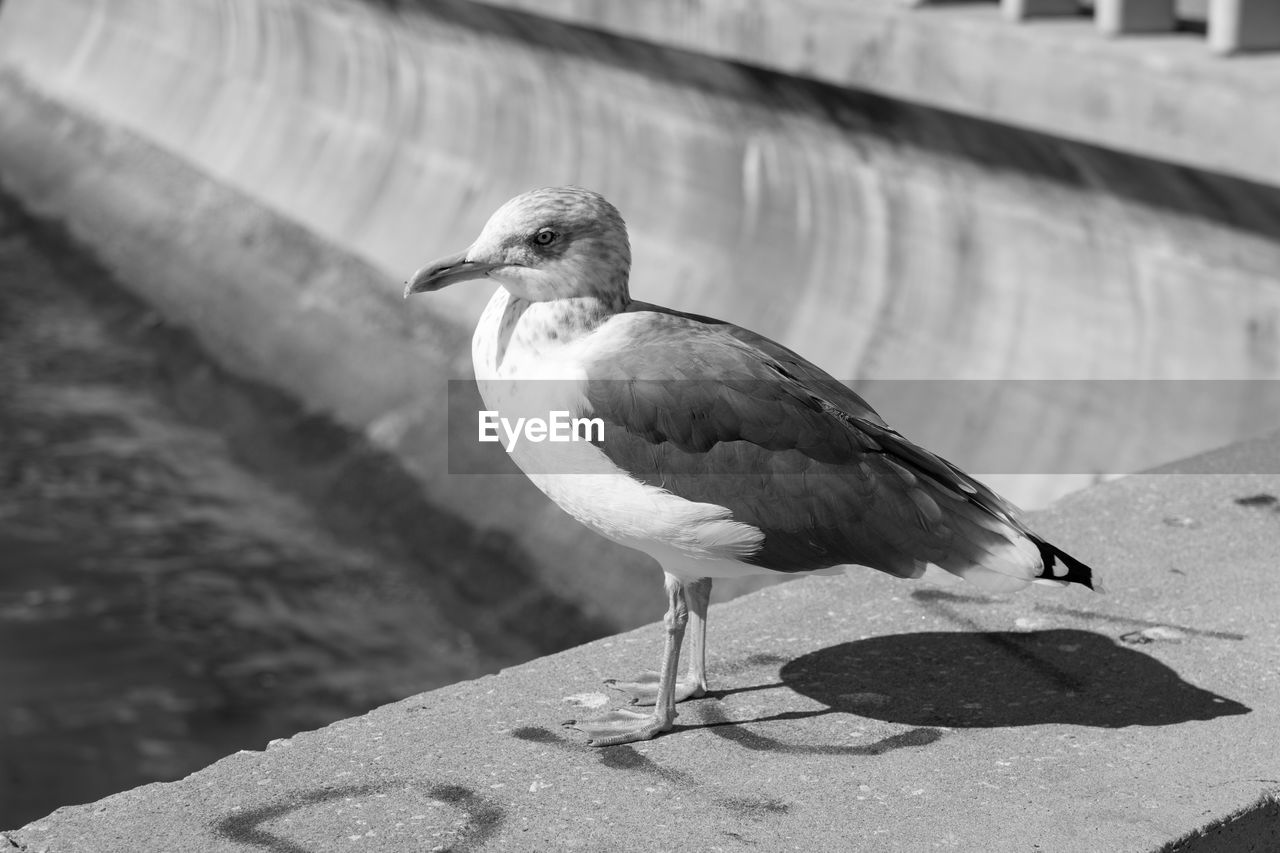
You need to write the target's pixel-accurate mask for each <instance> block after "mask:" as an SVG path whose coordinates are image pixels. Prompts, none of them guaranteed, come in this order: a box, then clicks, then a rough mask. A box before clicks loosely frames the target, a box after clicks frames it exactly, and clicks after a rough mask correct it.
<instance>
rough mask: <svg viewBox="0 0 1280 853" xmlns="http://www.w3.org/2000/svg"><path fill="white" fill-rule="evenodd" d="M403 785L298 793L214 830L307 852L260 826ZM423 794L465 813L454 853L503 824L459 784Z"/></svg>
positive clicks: (241, 840) (276, 850) (276, 849)
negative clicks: (464, 820) (300, 812)
mask: <svg viewBox="0 0 1280 853" xmlns="http://www.w3.org/2000/svg"><path fill="white" fill-rule="evenodd" d="M403 786H404V783H403V782H384V783H381V784H377V785H347V786H343V787H339V788H321V789H319V790H315V791H307V792H303V793H298V794H296V795H294V796H292V797H290V798H289V799H287V800H285V801H283V802H278V803H273V804H271V805H266V806H261V807H259V808H255V809H246V810H244V811H240V812H237V813H235V814H234V815H231V816H230V817H226V818H223V819H222V820H220V821H218V823H216V824H215V825H214V827H213V831H214V834H215V835H217V836H218V837H219V838H221V839H223V840H226V841H233V842H236V843H238V844H246V845H253V846H255V847H261V848H263V849H265V850H270V851H271V853H309V848H307V847H304V846H302V845H300V844H297V843H295V842H293V841H290V840H288V839H286V838H281V837H280V836H279V835H276V834H274V833H272V832H269V831H268V830H266V829H264V828H263V824H266V823H269V822H271V821H275V820H278V819H280V818H282V817H284V816H286V815H288V814H291V813H292V812H295V811H298V810H299V809H303V808H307V807H308V806H314V805H318V804H320V803H328V802H333V801H335V800H344V799H353V800H356V799H364V798H366V797H370V796H373V795H375V794H380V793H384V792H385V791H387V790H389V789H391V788H394V787H403ZM424 793H425V794H426V796H427V797H428V798H429V799H432V800H439V801H440V802H444V803H448V804H449V805H451V806H454V807H456V808H458V809H459V810H461V811H462V812H463V813H465V814H466V816H467V821H466V826H465V828H464V829H463V830H462V832H461V833H460V835H459V836H458V837H457V838H456V839H455V840H454V842H453V843H452V844H451V845H450V846H449V847H448V848H447V849H448V850H451V851H455V853H465V851H469V850H478V849H479V848H480V847H482V846H484V844H485V842H487V841H488V840H489V838H490V836H492V835H493V833H494V832H495V831H497V829H498V826H499V825H500V824H501V823H502V820H503V817H504V814H503V811H502V809H501V808H499V807H498V806H497V805H495V804H494V803H492V802H490V801H489V800H487V799H486V798H484V797H482V796H480V795H479V794H476V793H475V792H474V791H472V790H471V789H469V788H466V787H464V786H462V785H449V784H441V785H433V786H431V787H429V788H426V789H424Z"/></svg>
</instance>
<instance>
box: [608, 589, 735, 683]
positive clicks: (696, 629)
mask: <svg viewBox="0 0 1280 853" xmlns="http://www.w3.org/2000/svg"><path fill="white" fill-rule="evenodd" d="M668 577H670V575H668ZM683 586H684V597H685V604H686V605H687V606H688V608H689V626H688V632H689V667H688V674H687V675H686V676H685V677H684V678H681V679H679V680H677V681H676V684H675V697H676V701H677V702H683V701H684V700H686V699H700V698H702V697H703V696H705V695H706V693H707V604H708V602H709V601H710V600H711V578H698V579H697V580H695V581H687V582H684V584H683ZM661 680H662V677H661V675H660V674H659V673H658V672H656V671H654V670H649V671H647V672H642V673H640V675H638V676H636V678H635V679H634V680H632V681H619V680H618V679H616V678H607V679H605V682H604V683H605V684H606V685H607V686H608V687H611V688H613V689H614V690H617V691H619V692H621V693H625V694H626V695H627V697H628V698H629V699H630V700H631V704H632V705H653V704H655V703H656V702H657V701H658V687H659V683H660V682H661Z"/></svg>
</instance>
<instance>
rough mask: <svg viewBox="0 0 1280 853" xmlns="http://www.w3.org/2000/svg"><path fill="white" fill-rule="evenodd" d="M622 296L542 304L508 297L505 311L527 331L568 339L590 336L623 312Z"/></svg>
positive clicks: (569, 298)
mask: <svg viewBox="0 0 1280 853" xmlns="http://www.w3.org/2000/svg"><path fill="white" fill-rule="evenodd" d="M629 302H630V300H629V299H627V297H626V296H625V295H620V296H618V297H616V298H610V297H602V296H571V297H567V298H564V299H551V300H548V301H546V302H527V301H525V300H523V299H520V298H518V297H515V298H512V300H511V303H510V305H509V307H508V311H509V312H512V313H514V314H516V315H517V316H518V317H519V320H520V323H519V324H520V326H522V327H524V328H525V329H526V330H527V331H529V332H533V333H535V334H538V335H539V336H545V337H549V338H552V339H559V340H564V341H568V340H572V339H574V338H578V337H581V336H582V335H586V334H590V333H591V332H593V331H595V330H596V328H598V327H599V326H600V324H601V323H603V322H604V321H606V320H608V319H609V318H610V317H612V316H613V315H614V314H619V313H621V312H623V311H625V310H627V304H628V303H629Z"/></svg>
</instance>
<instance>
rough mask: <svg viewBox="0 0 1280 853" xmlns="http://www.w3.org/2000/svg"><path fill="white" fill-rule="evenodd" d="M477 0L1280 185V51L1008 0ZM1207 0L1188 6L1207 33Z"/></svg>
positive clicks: (1185, 10) (1183, 10)
mask: <svg viewBox="0 0 1280 853" xmlns="http://www.w3.org/2000/svg"><path fill="white" fill-rule="evenodd" d="M479 2H483V3H484V4H485V5H489V6H496V7H502V8H508V9H521V10H525V11H529V12H534V13H536V14H538V15H545V16H548V17H554V18H556V19H558V20H562V21H565V22H568V23H573V24H575V25H579V26H582V27H587V28H591V29H595V28H599V29H604V30H607V31H609V32H613V33H617V34H619V35H624V36H627V37H630V38H636V39H643V40H648V41H652V42H656V43H658V44H663V45H669V46H674V47H680V48H683V49H685V50H690V51H693V52H696V53H703V54H708V55H711V56H718V57H721V58H724V59H729V60H732V61H734V62H742V63H745V64H747V65H757V66H761V67H764V68H769V69H773V70H776V71H781V72H783V73H785V74H794V75H800V76H804V77H812V78H814V79H817V80H823V81H825V82H829V83H834V84H835V85H838V86H847V87H850V88H854V89H862V90H865V91H868V92H877V93H880V94H884V95H888V96H889V97H892V98H898V99H902V100H906V101H913V102H915V103H920V104H928V105H930V106H935V107H940V108H942V109H946V110H952V111H955V112H958V113H963V114H966V115H972V116H980V117H982V118H985V119H989V120H991V121H995V122H1000V123H1002V124H1009V125H1014V126H1017V127H1025V128H1028V129H1031V130H1037V131H1041V132H1045V133H1051V134H1053V135H1055V136H1064V137H1067V138H1070V139H1078V140H1080V141H1083V142H1089V143H1093V144H1097V145H1103V146H1106V147H1108V148H1116V149H1119V150H1121V151H1128V152H1131V153H1135V154H1139V155H1142V156H1148V157H1158V158H1161V159H1167V160H1170V161H1172V162H1175V163H1183V164H1186V165H1189V166H1195V167H1198V168H1203V169H1209V170H1212V171H1220V172H1224V173H1226V174H1230V175H1236V176H1238V177H1243V178H1249V179H1251V180H1255V181H1263V182H1265V183H1270V184H1274V183H1275V182H1276V176H1277V174H1280V149H1277V147H1276V146H1275V145H1273V144H1271V142H1270V140H1271V139H1274V138H1275V137H1276V136H1277V135H1278V134H1280V124H1278V123H1280V114H1278V113H1277V112H1276V111H1275V110H1258V109H1257V108H1256V107H1257V105H1258V104H1262V103H1267V102H1269V101H1271V99H1272V98H1273V94H1272V93H1273V92H1274V91H1275V87H1276V86H1277V84H1280V53H1278V52H1276V51H1274V50H1273V51H1271V52H1270V53H1260V54H1255V55H1252V56H1248V57H1237V58H1236V59H1234V60H1232V61H1224V60H1223V58H1222V57H1220V56H1215V55H1214V54H1212V53H1211V52H1210V51H1211V47H1210V45H1209V43H1208V42H1207V41H1206V39H1205V36H1204V35H1203V34H1202V33H1201V32H1197V31H1196V30H1197V27H1194V26H1187V27H1180V28H1179V29H1178V31H1176V32H1173V31H1171V32H1164V33H1145V34H1142V35H1140V36H1138V37H1135V38H1122V39H1108V38H1105V37H1103V36H1102V35H1101V34H1100V33H1099V32H1098V25H1097V24H1096V23H1095V21H1094V20H1093V19H1092V18H1091V17H1086V16H1084V15H1082V14H1078V15H1067V16H1061V15H1059V16H1056V17H1047V18H1038V19H1034V20H1030V21H1025V22H1023V23H1021V24H1015V23H1013V22H1012V21H1009V20H1007V19H1006V18H1005V16H1004V13H1003V11H1002V9H1001V7H1000V5H999V4H997V3H948V2H946V0H942V2H937V3H932V4H927V5H926V4H925V3H918V2H917V3H912V2H890V0H794V2H787V3H751V2H743V0H706V2H701V3H686V2H683V0H650V2H646V3H599V2H595V0H479ZM1068 5H1075V6H1076V8H1077V11H1081V7H1082V6H1087V5H1088V4H1068ZM1156 5H1159V4H1156ZM1205 5H1206V4H1205V3H1203V2H1195V1H1194V0H1193V2H1187V0H1183V2H1181V3H1179V4H1177V7H1178V8H1177V11H1178V13H1179V17H1180V18H1182V19H1183V20H1185V21H1187V22H1188V23H1190V22H1192V21H1198V22H1199V23H1200V24H1201V25H1202V26H1203V24H1204V21H1205V17H1206V10H1205ZM1224 46H1225V45H1224V44H1222V43H1219V44H1215V45H1214V46H1213V47H1214V48H1217V49H1222V48H1223V47H1224Z"/></svg>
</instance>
